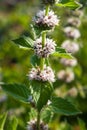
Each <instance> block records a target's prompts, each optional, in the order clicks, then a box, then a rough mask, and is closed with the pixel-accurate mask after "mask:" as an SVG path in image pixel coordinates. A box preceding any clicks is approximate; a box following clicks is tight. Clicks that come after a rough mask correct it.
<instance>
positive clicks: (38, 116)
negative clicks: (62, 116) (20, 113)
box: [37, 112, 40, 130]
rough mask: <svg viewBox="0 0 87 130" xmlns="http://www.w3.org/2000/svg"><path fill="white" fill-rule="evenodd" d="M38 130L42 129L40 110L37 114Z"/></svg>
mask: <svg viewBox="0 0 87 130" xmlns="http://www.w3.org/2000/svg"><path fill="white" fill-rule="evenodd" d="M37 130H40V112H38V114H37Z"/></svg>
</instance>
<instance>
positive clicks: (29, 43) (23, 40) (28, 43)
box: [13, 36, 34, 48]
mask: <svg viewBox="0 0 87 130" xmlns="http://www.w3.org/2000/svg"><path fill="white" fill-rule="evenodd" d="M13 42H14V43H15V44H17V45H20V46H23V47H27V48H32V47H33V44H34V41H33V40H32V39H31V38H29V37H26V36H23V37H20V38H18V39H15V40H13Z"/></svg>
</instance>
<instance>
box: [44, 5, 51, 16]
mask: <svg viewBox="0 0 87 130" xmlns="http://www.w3.org/2000/svg"><path fill="white" fill-rule="evenodd" d="M49 8H50V6H49V5H47V6H46V12H45V15H46V16H47V15H48V13H49Z"/></svg>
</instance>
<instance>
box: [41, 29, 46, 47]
mask: <svg viewBox="0 0 87 130" xmlns="http://www.w3.org/2000/svg"><path fill="white" fill-rule="evenodd" d="M45 43H46V31H43V32H42V47H44V45H45Z"/></svg>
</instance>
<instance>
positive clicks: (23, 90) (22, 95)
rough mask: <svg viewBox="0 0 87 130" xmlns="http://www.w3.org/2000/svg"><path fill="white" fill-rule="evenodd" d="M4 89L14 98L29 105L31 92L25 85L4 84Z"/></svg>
mask: <svg viewBox="0 0 87 130" xmlns="http://www.w3.org/2000/svg"><path fill="white" fill-rule="evenodd" d="M1 87H2V89H3V90H4V91H5V92H6V93H7V94H9V95H10V96H12V97H13V98H15V99H17V100H19V101H22V102H26V103H28V99H29V96H30V90H29V89H28V88H27V87H26V86H25V85H23V84H2V85H1Z"/></svg>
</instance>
